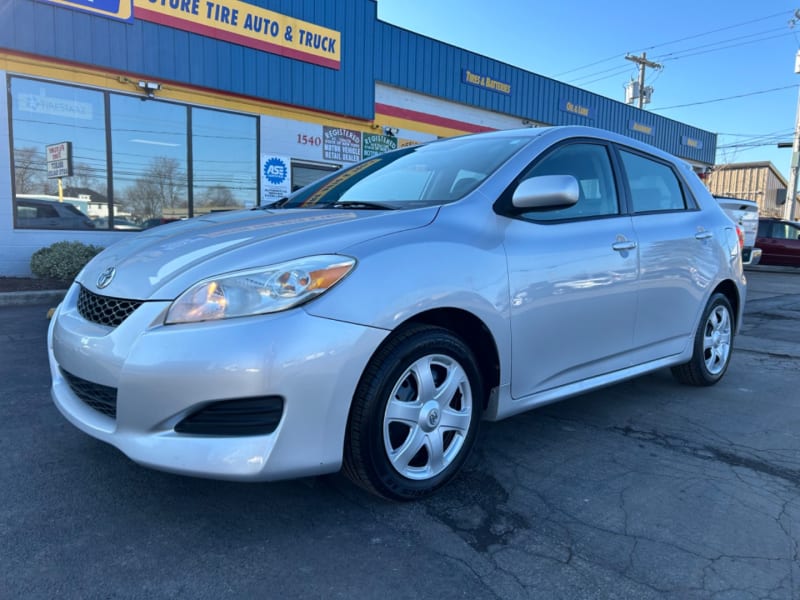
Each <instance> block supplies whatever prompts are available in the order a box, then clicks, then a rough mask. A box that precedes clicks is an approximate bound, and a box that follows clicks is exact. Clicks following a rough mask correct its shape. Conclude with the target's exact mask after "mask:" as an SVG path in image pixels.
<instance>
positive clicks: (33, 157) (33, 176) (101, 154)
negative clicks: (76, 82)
mask: <svg viewBox="0 0 800 600" xmlns="http://www.w3.org/2000/svg"><path fill="white" fill-rule="evenodd" d="M10 83H11V102H12V104H11V114H12V119H11V126H12V132H13V139H12V145H13V161H14V193H15V198H14V217H15V226H16V227H18V228H35V229H92V228H94V227H95V226H96V223H95V218H96V217H97V216H98V215H99V214H101V213H102V211H103V210H105V211H106V213H107V212H108V189H107V182H108V176H107V169H106V136H105V108H104V100H103V93H102V92H98V91H94V90H86V89H81V88H76V87H72V86H68V85H59V84H55V83H49V82H44V81H34V80H31V79H24V78H18V77H14V78H12V79H11V81H10ZM63 142H68V147H69V151H70V152H71V160H72V175H70V176H67V175H62V176H61V178H60V182H61V191H60V193H59V177H57V176H55V175H56V174H58V170H57V169H56V168H54V167H55V163H54V162H53V161H51V170H50V173H49V174H48V162H47V155H46V147H47V146H54V145H60V144H62V143H63ZM64 146H65V147H66V144H65V145H64ZM64 165H66V162H64Z"/></svg>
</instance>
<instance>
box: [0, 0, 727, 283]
mask: <svg viewBox="0 0 800 600" xmlns="http://www.w3.org/2000/svg"><path fill="white" fill-rule="evenodd" d="M376 12H377V5H376V1H375V0H337V2H326V1H325V0H315V1H308V2H292V1H290V0H252V1H250V2H245V1H242V0H214V1H211V0H94V1H92V2H89V1H87V0H5V2H3V6H2V8H0V77H2V78H3V79H4V80H5V82H6V85H7V93H6V94H4V95H0V140H8V141H7V143H6V142H5V141H2V142H0V165H3V164H5V165H9V167H8V168H2V167H0V276H4V275H5V276H19V275H28V274H29V261H30V256H31V254H32V253H33V252H34V251H35V250H36V249H38V248H40V247H43V246H47V245H49V244H52V243H54V242H56V241H60V240H79V241H82V242H85V243H93V244H98V245H108V244H110V243H112V242H114V241H115V240H117V239H120V237H122V236H125V235H130V234H131V231H136V230H140V229H143V228H145V227H149V226H152V225H157V224H160V223H163V222H166V221H170V220H175V219H182V218H191V217H193V216H197V215H201V214H203V213H207V212H210V211H216V210H230V209H234V208H245V207H253V206H257V205H259V204H262V203H266V202H269V201H271V200H274V199H277V198H281V197H283V196H285V195H286V194H288V193H290V192H291V191H292V189H296V188H297V187H301V186H303V185H306V184H308V183H310V182H311V181H314V180H315V179H317V178H319V177H321V176H323V175H325V174H326V173H328V172H330V171H332V170H335V169H338V168H339V167H341V166H343V165H347V164H351V163H353V162H356V161H359V160H361V159H363V158H367V157H369V156H371V155H373V154H375V153H379V152H383V151H386V150H389V149H393V148H397V147H400V146H403V145H407V144H416V143H419V142H424V141H427V140H431V139H435V138H437V137H446V136H453V135H459V134H463V133H470V132H479V131H488V130H495V129H512V128H519V127H536V126H542V125H567V124H571V125H574V124H581V125H592V126H596V127H601V128H604V129H608V130H612V131H616V132H618V133H622V134H625V135H628V136H630V137H633V138H637V139H640V140H643V141H646V142H648V143H651V144H653V145H655V146H657V147H659V148H662V149H664V150H666V151H668V152H671V153H673V154H675V155H677V156H680V157H682V158H684V159H685V160H687V161H688V162H690V163H691V164H693V165H694V166H695V167H697V168H698V169H703V168H705V167H706V166H710V165H711V164H713V161H714V154H715V150H716V135H715V134H713V133H710V132H707V131H703V130H701V129H697V128H695V127H691V126H689V125H687V124H684V123H679V122H677V121H673V120H670V119H666V118H664V117H661V116H659V115H655V114H652V113H649V112H646V111H643V110H640V109H637V108H634V107H632V106H628V105H626V104H624V103H622V102H617V101H614V100H611V99H609V98H605V97H602V96H599V95H596V94H592V93H590V92H588V91H586V90H582V89H580V88H576V87H573V86H570V85H567V84H564V83H561V82H558V81H555V80H552V79H549V78H546V77H543V76H540V75H537V74H535V73H531V72H528V71H525V70H522V69H519V68H516V67H513V66H510V65H508V64H505V63H502V62H499V61H496V60H492V59H490V58H487V57H485V56H481V55H479V54H475V53H473V52H470V51H469V50H467V49H462V48H457V47H454V46H452V45H449V44H445V43H442V42H440V41H437V40H435V39H431V38H428V37H425V36H421V35H418V34H415V33H412V32H410V31H407V30H404V29H402V28H398V27H396V26H393V25H390V24H388V23H384V22H382V21H380V20H378V19H377V14H376ZM56 203H61V204H60V206H57V207H55V208H58V209H59V210H56V209H55V208H54V205H55V204H56ZM63 203H66V204H67V205H69V206H68V207H65V206H64V204H63ZM67 209H68V210H67Z"/></svg>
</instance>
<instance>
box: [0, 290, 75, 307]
mask: <svg viewBox="0 0 800 600" xmlns="http://www.w3.org/2000/svg"><path fill="white" fill-rule="evenodd" d="M66 293H67V290H38V291H32V292H3V293H0V306H23V305H26V304H51V305H52V306H55V305H56V304H58V303H59V302H61V300H62V299H63V298H64V295H65V294H66Z"/></svg>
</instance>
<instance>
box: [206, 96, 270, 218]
mask: <svg viewBox="0 0 800 600" xmlns="http://www.w3.org/2000/svg"><path fill="white" fill-rule="evenodd" d="M192 157H193V161H192V176H193V181H194V214H195V215H200V214H204V213H208V212H215V211H222V210H235V209H238V208H249V207H252V206H255V204H256V200H257V198H258V185H257V181H256V177H257V173H258V151H257V147H256V120H255V117H249V116H244V115H235V114H232V113H226V112H222V111H218V110H207V109H202V108H192Z"/></svg>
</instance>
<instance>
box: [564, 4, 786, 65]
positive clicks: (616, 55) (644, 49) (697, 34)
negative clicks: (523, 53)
mask: <svg viewBox="0 0 800 600" xmlns="http://www.w3.org/2000/svg"><path fill="white" fill-rule="evenodd" d="M789 12H793V11H787V10H782V11H780V12H777V13H774V14H771V15H767V16H766V17H760V18H758V19H751V20H749V21H742V22H741V23H735V24H733V25H727V26H725V27H719V28H717V29H712V30H710V31H704V32H701V33H696V34H693V35H688V36H685V37H682V38H678V39H676V40H671V41H669V42H662V43H660V44H654V45H653V46H648V47H646V48H640V49H639V50H634V52H645V51H648V50H653V49H655V48H660V47H661V46H669V45H670V44H677V43H678V42H685V41H686V40H692V39H695V38H699V37H704V36H707V35H709V34H712V33H718V32H720V31H727V30H729V29H735V28H736V27H743V26H744V25H750V24H751V23H759V22H761V21H766V20H767V19H773V18H775V17H779V16H781V15H786V13H789ZM622 54H623V53H622V52H617V53H616V54H614V55H613V56H609V57H608V58H604V59H602V60H597V61H594V62H591V63H589V64H586V65H582V66H580V67H575V68H574V69H569V70H568V71H562V72H561V73H556V74H555V75H553V77H561V76H562V75H568V74H569V73H574V72H575V71H582V70H583V69H588V68H589V67H593V66H595V65H599V64H602V63H604V62H608V61H610V60H614V59H617V58H620V56H621V55H622ZM590 77H591V75H590ZM579 79H580V78H579Z"/></svg>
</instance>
